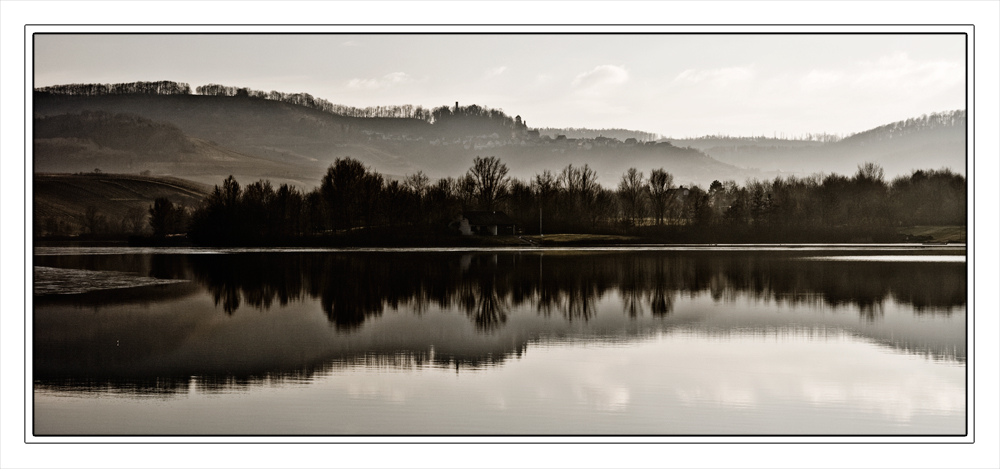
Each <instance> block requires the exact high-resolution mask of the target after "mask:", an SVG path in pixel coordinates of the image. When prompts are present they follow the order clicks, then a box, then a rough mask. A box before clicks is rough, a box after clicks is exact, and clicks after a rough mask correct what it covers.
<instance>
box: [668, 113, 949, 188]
mask: <svg viewBox="0 0 1000 469" xmlns="http://www.w3.org/2000/svg"><path fill="white" fill-rule="evenodd" d="M666 141H669V142H671V143H673V144H674V145H683V146H690V147H692V148H697V149H699V150H702V151H704V152H705V153H707V154H709V155H711V156H712V157H713V158H715V159H717V160H719V161H722V162H725V163H729V164H733V165H737V166H740V167H744V168H756V169H759V170H762V171H775V170H780V171H781V172H783V173H797V174H801V175H808V174H812V173H839V174H853V173H854V172H855V171H856V170H857V165H858V164H859V163H861V162H865V161H871V162H874V163H878V164H879V165H881V166H882V167H883V168H884V169H885V173H886V176H888V177H889V178H892V177H894V176H898V175H908V174H910V171H911V170H913V169H940V168H949V169H951V170H952V171H954V172H956V173H959V174H965V169H966V113H965V111H961V110H958V111H949V112H941V113H934V114H930V115H924V116H921V117H916V118H912V119H907V120H905V121H898V122H893V123H890V124H886V125H883V126H879V127H876V128H874V129H869V130H866V131H864V132H859V133H857V134H854V135H851V136H849V137H847V138H844V139H840V140H832V141H826V142H821V141H816V140H788V139H772V138H763V137H760V138H757V137H754V138H732V137H715V136H708V137H702V138H697V139H667V140H666Z"/></svg>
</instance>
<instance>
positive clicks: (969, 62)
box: [23, 24, 975, 444]
mask: <svg viewBox="0 0 1000 469" xmlns="http://www.w3.org/2000/svg"><path fill="white" fill-rule="evenodd" d="M32 26H118V27H122V26H124V27H133V26H196V27H201V26H206V25H37V24H25V25H24V32H25V35H27V29H28V28H29V27H32ZM216 26H228V27H233V26H247V25H216ZM250 26H316V25H259V24H258V25H250ZM325 26H388V27H394V26H457V27H463V26H528V27H539V26H543V27H544V26H591V27H593V26H597V27H601V26H629V27H641V26H707V25H662V24H661V25H592V24H591V25H367V24H366V25H325ZM714 26H721V27H727V26H761V27H766V26H787V27H797V26H831V27H833V26H855V27H859V26H860V27H870V26H896V27H901V26H952V27H957V26H971V27H972V29H973V31H972V34H973V36H974V35H975V24H922V25H921V24H917V25H898V24H897V25H857V24H855V25H809V24H806V25H714ZM38 34H44V35H50V34H51V35H73V34H87V35H91V34H109V35H110V34H113V35H194V34H202V35H205V34H210V35H344V34H358V35H362V34H363V35H380V34H382V35H404V34H408V35H422V34H435V33H420V32H387V33H378V32H370V33H365V32H362V33H350V32H315V33H295V32H263V33H240V32H237V33H197V32H166V33H145V32H115V33H96V32H84V33H72V32H52V33H49V32H33V33H31V35H32V48H31V50H32V52H34V50H35V44H34V38H35V35H38ZM438 34H448V35H465V34H475V35H488V34H490V35H524V34H545V35H601V34H605V35H608V34H617V35H642V34H645V35H682V34H686V35H954V34H964V35H965V42H966V56H965V60H966V64H967V66H966V68H965V69H966V72H965V73H966V80H965V107H966V113H967V116H968V115H969V113H968V104H969V78H970V76H973V77H974V74H975V60H974V59H975V57H974V55H973V56H972V57H971V58H972V59H973V60H969V59H970V56H969V53H968V51H969V46H968V41H969V33H968V32H958V31H955V32H900V33H893V32H780V33H764V32H717V33H715V32H691V33H683V32H635V33H618V32H606V33H585V32H581V33H576V32H566V33H559V32H545V33H533V32H494V33H486V32H483V33H478V32H468V33H467V32H453V33H438ZM25 45H26V43H25ZM26 49H27V48H26ZM972 51H973V54H974V53H975V42H974V41H973V46H972ZM34 59H35V57H34V54H32V75H31V76H32V80H31V81H32V90H34V88H35V73H34ZM24 62H25V66H27V50H26V51H25V58H24ZM970 68H971V72H970ZM972 88H973V91H974V89H975V83H974V82H973V86H972ZM32 92H33V91H32ZM27 101H28V100H27V93H26V94H25V97H24V106H25V107H24V112H25V115H27V109H28V103H27ZM966 127H967V135H966V137H967V138H966V145H965V146H966V151H965V161H966V164H965V166H966V179H967V180H968V179H971V178H972V174H971V173H970V172H969V145H970V143H969V138H968V134H969V133H970V132H971V134H972V135H973V138H974V135H975V128H974V126H972V127H970V126H969V123H968V117H967V118H966ZM26 130H27V129H26ZM27 134H28V133H27V131H26V132H25V139H26V140H27V138H28V136H27ZM974 147H975V146H974V142H973V147H972V148H974ZM27 151H28V142H27V141H26V142H25V154H24V158H25V159H27ZM31 166H32V173H31V174H34V169H35V161H34V158H32V164H31ZM974 167H975V163H974V162H973V168H974ZM31 174H29V175H26V176H25V181H26V182H27V178H28V177H30V176H31ZM973 186H974V184H973ZM24 195H25V197H26V198H27V184H26V185H25V189H24ZM33 195H34V186H32V202H31V207H32V213H34V209H35V203H34V202H35V201H34V197H33ZM972 206H973V214H969V213H968V212H967V213H966V227H968V220H970V219H971V220H974V219H975V216H974V213H975V197H973V200H972ZM24 221H25V227H27V213H25V214H24ZM25 238H26V239H27V238H28V237H27V236H26V237H25ZM30 244H31V247H32V249H33V248H34V239H32V240H31V242H30ZM971 248H973V249H974V243H973V246H971ZM968 249H969V248H967V249H966V254H965V257H966V266H968V259H969V253H968V252H969V251H968ZM23 267H24V268H26V267H27V265H26V264H25V265H24V266H23ZM966 272H967V273H968V270H966ZM972 275H973V283H972V285H971V286H970V289H971V292H972V294H973V295H974V291H975V272H973V273H972ZM32 282H34V269H32ZM23 294H24V297H25V305H27V304H28V303H27V292H26V291H25V292H24V293H23ZM973 299H974V298H973ZM968 303H969V300H968V298H967V300H966V304H968ZM33 311H34V304H33V303H32V312H33ZM25 317H27V314H26V315H25ZM32 326H34V321H32ZM967 331H968V329H967ZM24 333H25V344H24V352H25V357H26V356H27V347H28V341H27V338H28V337H27V327H25V332H24ZM971 335H972V336H973V337H974V336H975V317H974V314H973V318H972V334H971ZM968 349H969V346H968V337H967V340H966V345H965V352H966V356H967V357H968V355H969V354H968ZM966 363H967V365H966V367H965V375H966V382H965V384H966V394H965V401H966V405H965V413H966V419H965V433H964V434H963V435H939V434H924V435H906V434H900V435H896V434H886V435H882V434H820V435H815V434H813V435H515V436H512V437H514V438H519V437H526V438H539V437H555V438H559V437H567V438H618V437H621V438H641V437H646V438H692V437H706V438H727V437H738V438H754V437H760V438H817V437H819V438H838V437H840V438H845V437H846V438H851V437H861V438H872V437H886V438H894V437H903V438H920V437H935V438H937V437H946V438H951V437H955V438H965V437H968V436H969V431H968V430H969V419H973V417H974V416H972V415H970V413H969V392H970V391H971V392H972V395H973V396H972V397H973V399H972V401H973V405H975V392H974V390H973V389H972V388H970V387H969V379H970V374H969V366H968V360H967V362H966ZM32 379H33V378H32ZM24 380H25V383H27V360H25V364H24ZM972 381H973V383H974V382H975V372H974V371H973V373H972ZM32 382H33V381H32ZM31 394H32V432H31V433H32V436H33V437H35V438H47V437H56V438H58V437H90V436H95V437H101V438H107V437H127V438H149V437H153V438H166V437H192V438H207V437H216V436H218V437H222V438H227V437H234V438H235V437H238V438H254V437H262V438H284V437H288V438H302V437H318V438H371V437H385V438H434V437H447V438H455V437H458V438H491V437H494V438H502V437H507V435H417V436H412V435H345V436H331V435H323V436H316V435H249V436H247V435H221V436H219V435H84V436H81V435H69V436H64V435H44V436H39V435H36V434H35V431H34V399H35V393H34V392H32V393H31ZM24 419H25V420H24V423H27V409H26V408H25V409H24ZM974 430H975V420H974V419H973V434H972V441H971V442H967V441H957V442H926V443H923V442H551V443H550V442H538V443H530V444H858V443H860V444H970V443H971V444H974V443H975V433H974ZM24 442H25V443H26V444H151V443H152V444H190V443H188V442H176V443H175V442H37V441H32V442H29V441H27V439H25V440H24ZM290 443H292V442H260V443H258V442H196V444H290ZM295 443H296V444H300V442H295ZM310 443H311V444H313V443H314V444H358V443H362V444H387V443H390V444H456V443H461V444H524V443H521V442H310Z"/></svg>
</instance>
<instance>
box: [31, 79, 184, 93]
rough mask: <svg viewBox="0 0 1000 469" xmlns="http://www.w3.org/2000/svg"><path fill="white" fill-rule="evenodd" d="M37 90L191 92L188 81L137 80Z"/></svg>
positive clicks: (54, 91) (39, 90)
mask: <svg viewBox="0 0 1000 469" xmlns="http://www.w3.org/2000/svg"><path fill="white" fill-rule="evenodd" d="M35 91H36V92H39V93H48V94H58V95H65V96H106V95H123V94H157V95H177V94H191V86H190V85H188V84H187V83H177V82H173V81H135V82H131V83H110V84H109V83H74V84H70V85H55V86H46V87H43V88H36V89H35Z"/></svg>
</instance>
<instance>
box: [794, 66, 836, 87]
mask: <svg viewBox="0 0 1000 469" xmlns="http://www.w3.org/2000/svg"><path fill="white" fill-rule="evenodd" d="M844 76H845V74H844V72H841V71H836V70H810V71H809V73H807V74H805V76H803V77H802V78H801V79H799V86H800V87H801V88H802V89H803V90H805V91H819V90H826V89H830V88H833V87H835V86H838V85H840V84H842V83H843V79H844Z"/></svg>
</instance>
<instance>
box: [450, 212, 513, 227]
mask: <svg viewBox="0 0 1000 469" xmlns="http://www.w3.org/2000/svg"><path fill="white" fill-rule="evenodd" d="M462 216H463V217H465V219H466V220H469V225H513V224H514V220H511V218H510V217H508V216H507V214H506V213H503V212H501V211H498V210H494V211H474V212H462Z"/></svg>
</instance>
